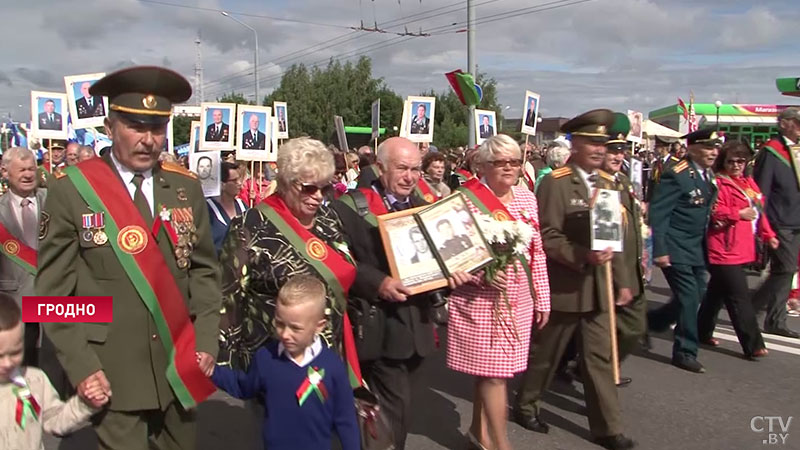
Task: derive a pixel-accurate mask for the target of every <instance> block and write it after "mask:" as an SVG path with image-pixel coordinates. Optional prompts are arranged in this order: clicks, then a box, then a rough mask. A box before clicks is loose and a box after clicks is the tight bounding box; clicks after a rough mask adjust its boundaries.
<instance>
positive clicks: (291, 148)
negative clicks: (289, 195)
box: [277, 137, 336, 192]
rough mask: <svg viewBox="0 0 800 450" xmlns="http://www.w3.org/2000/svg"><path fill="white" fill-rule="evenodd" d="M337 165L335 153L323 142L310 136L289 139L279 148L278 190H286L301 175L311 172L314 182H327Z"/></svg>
mask: <svg viewBox="0 0 800 450" xmlns="http://www.w3.org/2000/svg"><path fill="white" fill-rule="evenodd" d="M335 170H336V166H335V164H334V161H333V154H331V152H330V151H328V149H327V148H325V144H323V143H322V142H320V141H318V140H316V139H311V138H308V137H301V138H295V139H289V140H288V141H286V143H285V144H283V145H282V146H281V147H280V148H279V149H278V177H277V182H278V186H277V190H278V192H286V191H287V190H288V189H289V187H291V185H292V183H294V182H296V181H298V180H299V178H300V176H301V175H306V174H310V175H311V176H312V177H313V179H314V181H313V182H314V183H327V182H329V181H330V180H331V178H333V174H334V172H335Z"/></svg>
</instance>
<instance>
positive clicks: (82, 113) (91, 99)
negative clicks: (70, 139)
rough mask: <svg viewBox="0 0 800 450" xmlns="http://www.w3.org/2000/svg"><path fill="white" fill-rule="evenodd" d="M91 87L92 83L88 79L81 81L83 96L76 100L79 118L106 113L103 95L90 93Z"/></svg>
mask: <svg viewBox="0 0 800 450" xmlns="http://www.w3.org/2000/svg"><path fill="white" fill-rule="evenodd" d="M90 87H92V83H90V82H88V81H84V82H83V83H81V94H82V95H83V96H82V97H81V98H79V99H78V100H76V101H75V107H76V108H77V111H78V119H86V118H89V117H98V116H100V117H101V116H104V115H106V112H105V109H104V108H103V97H100V96H98V95H91V94H89V88H90Z"/></svg>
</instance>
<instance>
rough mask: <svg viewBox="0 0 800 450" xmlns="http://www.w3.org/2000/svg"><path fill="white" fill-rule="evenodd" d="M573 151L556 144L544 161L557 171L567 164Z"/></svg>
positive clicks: (549, 149) (548, 151) (549, 150)
mask: <svg viewBox="0 0 800 450" xmlns="http://www.w3.org/2000/svg"><path fill="white" fill-rule="evenodd" d="M570 154H572V151H571V150H570V149H569V148H567V147H565V146H563V145H560V144H556V145H553V146H551V147H550V148H548V149H547V154H545V157H544V160H545V162H546V163H547V165H548V166H550V167H552V168H554V169H557V168H559V167H561V166H563V165H564V164H566V163H567V159H569V155H570Z"/></svg>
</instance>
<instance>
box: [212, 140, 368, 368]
mask: <svg viewBox="0 0 800 450" xmlns="http://www.w3.org/2000/svg"><path fill="white" fill-rule="evenodd" d="M333 175H334V159H333V155H332V154H331V152H330V151H328V149H326V148H325V146H324V145H323V144H322V143H321V142H319V141H317V140H314V139H310V138H298V139H291V140H289V141H288V142H286V143H285V144H284V145H282V146H281V147H280V149H279V150H278V174H277V190H276V192H275V194H273V195H271V196H269V197H267V198H266V199H264V200H263V201H262V202H260V203H258V204H257V205H256V206H254V207H253V208H251V209H249V210H247V211H246V212H245V213H244V214H243V215H240V216H238V217H236V218H234V219H233V220H232V221H231V225H230V229H229V231H228V235H227V237H226V238H225V241H224V243H223V246H222V255H221V262H222V290H223V306H224V308H225V309H224V314H223V319H222V326H221V331H220V333H221V341H222V343H221V348H220V357H219V358H218V361H219V363H221V364H230V366H232V367H233V368H234V369H239V370H246V369H247V367H248V365H249V363H250V360H251V357H252V355H253V354H254V353H255V352H256V350H258V349H259V348H260V347H261V346H263V345H265V344H266V343H267V342H268V341H270V340H272V339H275V334H274V333H275V330H274V326H273V323H272V320H273V317H274V312H275V301H276V298H277V296H278V291H279V290H280V288H281V287H282V286H283V284H284V283H286V281H288V280H289V279H290V278H291V277H294V276H295V275H298V274H309V275H313V276H316V277H318V278H319V279H320V280H322V281H323V282H325V284H326V286H327V290H328V298H327V302H328V305H327V306H328V307H327V308H326V315H327V317H326V318H327V319H328V321H327V322H328V323H327V325H326V329H325V330H324V331H323V333H322V336H321V337H322V341H323V343H324V344H327V345H328V346H329V347H331V348H332V349H339V348H340V343H341V342H342V337H343V332H344V331H345V330H346V329H347V327H346V324H345V321H346V317H345V316H344V312H345V310H346V308H345V306H346V305H345V303H346V299H345V298H344V295H345V294H346V292H347V291H348V289H349V287H350V284H351V283H352V282H353V280H354V278H355V272H356V268H355V265H354V264H353V260H352V258H351V256H350V250H349V248H348V245H347V242H346V241H345V236H344V234H343V232H342V225H341V222H340V220H339V216H338V215H337V214H336V213H335V212H334V211H333V209H331V208H329V207H327V206H325V205H324V204H323V194H322V189H323V188H324V187H326V186H329V185H330V183H331V180H332V178H333Z"/></svg>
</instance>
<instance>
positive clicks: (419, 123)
mask: <svg viewBox="0 0 800 450" xmlns="http://www.w3.org/2000/svg"><path fill="white" fill-rule="evenodd" d="M426 111H427V107H426V106H425V103H420V104H419V106H417V115H416V116H414V118H413V119H411V134H428V133H430V124H431V119H429V118H428V117H427V116H426V115H425V113H426Z"/></svg>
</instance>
